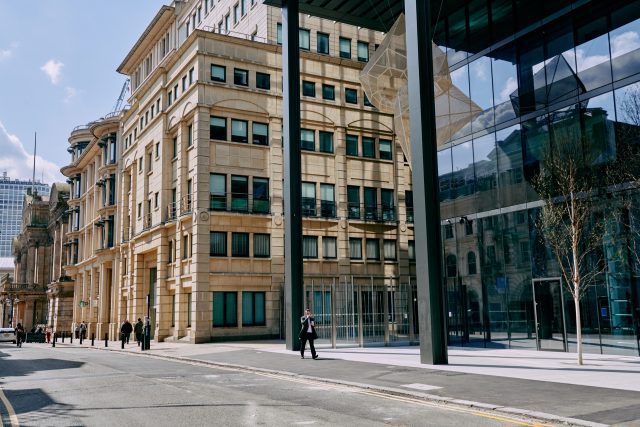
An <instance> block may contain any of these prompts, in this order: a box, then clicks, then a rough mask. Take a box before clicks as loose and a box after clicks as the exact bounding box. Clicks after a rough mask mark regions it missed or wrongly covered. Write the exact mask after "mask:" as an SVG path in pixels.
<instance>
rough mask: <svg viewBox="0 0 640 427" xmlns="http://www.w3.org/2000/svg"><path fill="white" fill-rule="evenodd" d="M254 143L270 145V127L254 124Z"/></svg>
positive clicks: (264, 124) (263, 124)
mask: <svg viewBox="0 0 640 427" xmlns="http://www.w3.org/2000/svg"><path fill="white" fill-rule="evenodd" d="M252 125H253V130H252V134H253V143H254V144H255V145H269V125H267V124H266V123H258V122H253V124H252Z"/></svg>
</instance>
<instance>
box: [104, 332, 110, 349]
mask: <svg viewBox="0 0 640 427" xmlns="http://www.w3.org/2000/svg"><path fill="white" fill-rule="evenodd" d="M104 346H105V347H109V334H107V333H105V334H104Z"/></svg>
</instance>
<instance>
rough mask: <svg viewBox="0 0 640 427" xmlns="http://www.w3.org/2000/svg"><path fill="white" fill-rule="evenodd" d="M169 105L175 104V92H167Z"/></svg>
mask: <svg viewBox="0 0 640 427" xmlns="http://www.w3.org/2000/svg"><path fill="white" fill-rule="evenodd" d="M167 103H168V104H169V105H171V104H173V92H172V91H169V92H167Z"/></svg>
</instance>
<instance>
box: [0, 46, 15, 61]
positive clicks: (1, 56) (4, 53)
mask: <svg viewBox="0 0 640 427" xmlns="http://www.w3.org/2000/svg"><path fill="white" fill-rule="evenodd" d="M12 56H13V51H12V50H11V49H0V62H2V61H4V60H6V59H9V58H11V57H12Z"/></svg>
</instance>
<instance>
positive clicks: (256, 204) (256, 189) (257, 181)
mask: <svg viewBox="0 0 640 427" xmlns="http://www.w3.org/2000/svg"><path fill="white" fill-rule="evenodd" d="M253 212H254V213H269V179H268V178H257V177H253Z"/></svg>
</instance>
